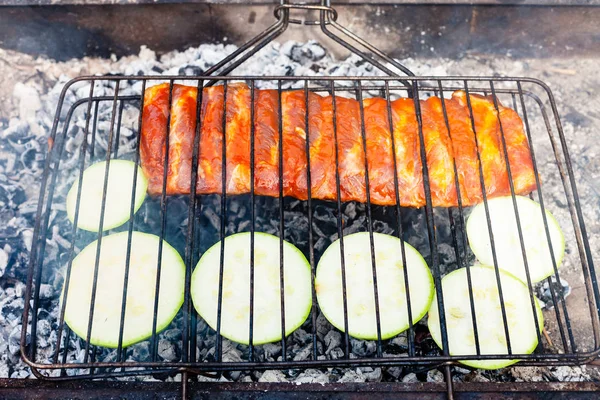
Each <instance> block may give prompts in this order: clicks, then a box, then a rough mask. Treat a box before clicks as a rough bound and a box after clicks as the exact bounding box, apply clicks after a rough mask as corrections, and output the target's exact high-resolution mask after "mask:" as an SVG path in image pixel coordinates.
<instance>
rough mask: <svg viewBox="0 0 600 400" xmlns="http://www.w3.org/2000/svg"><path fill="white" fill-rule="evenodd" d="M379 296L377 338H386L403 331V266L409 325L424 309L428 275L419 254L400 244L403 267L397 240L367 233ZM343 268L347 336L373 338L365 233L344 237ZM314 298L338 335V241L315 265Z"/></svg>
mask: <svg viewBox="0 0 600 400" xmlns="http://www.w3.org/2000/svg"><path fill="white" fill-rule="evenodd" d="M373 242H374V248H375V261H376V266H377V267H376V268H377V269H376V271H377V289H378V298H379V321H380V327H381V338H382V339H388V338H391V337H393V336H395V335H397V334H398V333H400V332H403V331H405V330H406V329H408V327H409V326H410V325H409V321H408V306H407V301H406V285H405V282H404V268H405V267H406V268H407V273H408V282H409V292H410V303H411V312H412V322H413V323H416V322H417V321H419V320H420V319H421V318H423V316H424V315H425V314H426V313H427V310H429V306H430V305H431V300H432V298H433V294H434V285H433V278H432V276H431V272H430V271H429V267H428V266H427V263H426V262H425V260H424V259H423V257H421V254H419V252H418V251H417V250H416V249H415V248H414V247H412V246H411V245H409V244H408V243H404V248H405V254H406V266H404V265H403V262H402V250H401V243H400V239H398V238H396V237H394V236H389V235H384V234H380V233H374V234H373ZM344 265H345V272H346V274H345V275H346V299H347V314H348V334H349V335H351V336H353V337H355V338H359V339H368V340H376V339H377V319H376V318H377V317H376V312H375V294H374V291H373V266H372V261H371V240H370V238H369V233H368V232H360V233H354V234H352V235H348V236H344ZM315 289H316V292H317V300H318V302H319V307H320V308H321V311H322V312H323V315H324V316H325V317H326V318H327V320H329V322H331V324H332V325H333V326H335V327H336V328H338V329H339V330H341V331H344V304H343V285H342V266H341V253H340V240H339V239H338V240H336V241H335V242H333V243H332V244H331V245H330V246H329V247H328V248H327V250H325V253H323V256H322V257H321V260H320V261H319V264H318V266H317V276H316V279H315Z"/></svg>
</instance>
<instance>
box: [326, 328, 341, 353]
mask: <svg viewBox="0 0 600 400" xmlns="http://www.w3.org/2000/svg"><path fill="white" fill-rule="evenodd" d="M323 342H324V343H325V346H326V347H327V350H325V354H329V353H331V352H332V351H333V350H334V349H335V348H337V347H339V346H340V345H341V344H342V334H341V333H340V332H338V331H334V330H331V331H329V332H327V334H326V335H325V338H324V339H323Z"/></svg>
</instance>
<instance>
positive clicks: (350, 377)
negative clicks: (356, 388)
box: [338, 368, 367, 383]
mask: <svg viewBox="0 0 600 400" xmlns="http://www.w3.org/2000/svg"><path fill="white" fill-rule="evenodd" d="M366 380H367V378H366V376H364V375H363V373H362V372H361V371H360V369H358V368H357V369H356V370H349V371H346V373H345V374H344V376H342V377H341V378H340V380H338V383H348V382H366Z"/></svg>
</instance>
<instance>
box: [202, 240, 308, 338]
mask: <svg viewBox="0 0 600 400" xmlns="http://www.w3.org/2000/svg"><path fill="white" fill-rule="evenodd" d="M224 242H225V248H224V258H223V281H222V283H223V286H222V300H221V331H220V332H221V335H223V336H224V337H226V338H228V339H230V340H233V341H234V342H238V343H243V344H248V343H249V341H250V330H249V327H250V246H251V242H250V233H249V232H244V233H238V234H235V235H231V236H228V237H227V238H225V241H224ZM220 260H221V242H218V243H216V244H215V245H213V246H212V247H211V248H210V249H208V250H207V251H206V253H204V255H202V257H201V258H200V261H198V264H197V265H196V269H195V270H194V273H193V274H192V282H191V295H192V301H193V303H194V308H195V309H196V311H197V312H198V314H200V316H201V317H202V318H204V320H205V321H206V322H207V323H208V325H210V327H211V328H213V329H214V330H216V329H217V307H218V302H219V272H220ZM283 260H284V264H283V271H284V272H283V276H284V285H285V286H284V292H285V296H284V301H285V335H286V336H287V335H289V334H290V333H292V332H293V331H295V330H296V329H297V328H299V327H300V326H301V325H302V324H303V323H304V321H305V320H306V318H307V317H308V315H309V314H310V310H311V306H312V290H311V270H310V264H309V263H308V261H307V260H306V257H304V255H303V254H302V252H301V251H300V250H298V248H296V247H295V246H294V245H292V244H291V243H288V242H286V241H284V242H283ZM280 283H281V282H280V252H279V238H278V237H277V236H273V235H269V234H266V233H260V232H255V233H254V313H253V329H252V335H253V336H252V343H253V344H264V343H270V342H275V341H278V340H281V330H282V329H281V285H280Z"/></svg>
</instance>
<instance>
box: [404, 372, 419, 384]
mask: <svg viewBox="0 0 600 400" xmlns="http://www.w3.org/2000/svg"><path fill="white" fill-rule="evenodd" d="M402 382H404V383H417V382H419V378H417V375H416V374H414V373H412V372H411V373H409V374H406V375H405V376H404V377H403V378H402Z"/></svg>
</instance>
